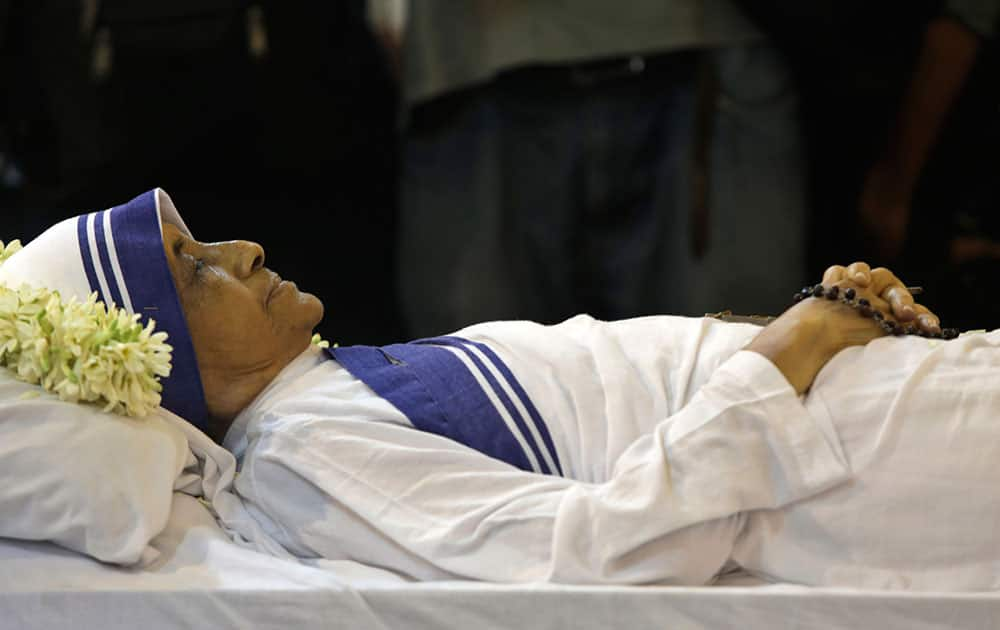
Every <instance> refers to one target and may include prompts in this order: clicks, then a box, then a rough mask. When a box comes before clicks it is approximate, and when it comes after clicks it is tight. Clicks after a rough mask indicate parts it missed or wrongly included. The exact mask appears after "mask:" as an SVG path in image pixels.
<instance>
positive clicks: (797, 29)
mask: <svg viewBox="0 0 1000 630" xmlns="http://www.w3.org/2000/svg"><path fill="white" fill-rule="evenodd" d="M743 4H744V5H745V6H744V8H745V9H746V11H747V12H748V14H750V16H751V17H752V18H753V19H755V20H757V22H758V23H759V25H760V26H761V28H762V29H763V30H765V31H766V32H767V33H768V34H769V35H771V37H772V38H773V39H774V41H775V43H776V44H777V45H778V47H779V49H781V50H782V51H784V52H785V53H786V54H787V57H788V59H789V61H790V63H791V64H792V67H793V71H794V73H795V76H796V77H797V83H798V86H799V89H800V91H801V96H802V104H803V110H802V114H803V134H804V137H805V139H806V142H807V147H808V149H809V169H810V182H809V185H810V204H811V206H810V212H811V217H812V226H811V228H810V231H809V234H808V235H806V238H807V239H808V243H809V251H810V256H809V261H808V266H809V269H808V271H809V275H810V277H816V278H817V280H818V279H819V276H820V275H821V273H822V270H823V268H824V267H825V266H826V265H827V264H829V263H831V262H849V261H851V260H855V259H859V258H864V256H865V254H866V252H865V250H864V247H863V245H862V244H861V241H860V239H859V238H858V237H857V226H856V225H855V224H854V223H853V222H852V218H851V217H852V208H854V207H855V206H856V199H857V196H858V193H859V190H860V186H861V181H862V178H863V174H864V172H865V170H866V169H867V168H868V167H869V165H870V163H871V160H873V159H874V157H873V156H874V155H875V153H876V151H877V147H878V143H879V142H880V141H881V140H882V139H884V129H885V127H886V125H887V124H888V123H889V121H891V118H892V116H893V115H894V112H895V108H896V106H897V105H898V102H899V98H900V94H901V91H902V89H903V87H904V85H905V82H906V79H907V77H908V76H909V75H908V73H909V70H910V68H911V67H912V64H913V62H914V58H915V55H916V50H917V48H918V46H919V41H920V34H921V32H922V29H923V27H924V25H925V22H926V19H927V16H929V15H931V14H932V13H933V11H934V10H935V3H920V2H914V3H911V4H909V5H907V6H908V9H907V10H903V11H900V10H899V9H897V8H895V6H894V5H893V6H891V7H889V8H886V9H885V10H884V11H880V10H879V9H878V7H877V6H876V7H874V8H873V7H872V6H871V5H872V3H852V2H837V3H833V2H815V3H789V2H772V1H769V0H760V1H756V2H745V3H743ZM99 5H100V10H99V11H98V13H97V14H96V15H93V16H90V17H89V18H88V17H87V16H85V15H84V14H83V13H82V12H81V3H79V2H76V1H69V0H62V1H52V0H36V1H27V0H0V77H2V81H3V83H4V84H5V85H4V89H3V94H4V97H3V100H2V101H0V107H2V109H0V155H3V156H5V163H4V164H3V165H2V167H0V175H2V177H0V238H3V239H4V240H9V239H12V238H21V239H22V240H23V241H27V240H30V239H31V238H33V237H34V236H36V235H37V234H38V233H40V232H41V231H42V230H43V229H44V228H45V227H47V226H48V225H50V224H51V223H53V222H54V221H56V220H59V219H62V218H65V217H68V216H73V215H75V214H79V213H81V212H85V211H91V210H96V209H100V208H102V207H107V206H110V205H115V204H118V203H122V202H125V201H127V200H129V199H131V198H132V197H133V196H135V195H137V194H139V193H141V192H143V191H145V190H148V189H150V188H153V187H156V186H159V187H162V188H164V189H165V190H166V191H167V192H168V193H169V194H170V195H171V197H172V198H173V199H174V201H175V203H176V204H177V206H178V208H179V209H180V210H181V212H182V214H183V215H184V217H185V219H186V221H187V222H188V225H189V227H190V228H191V229H192V231H193V232H194V233H195V235H196V236H197V237H198V238H199V239H201V240H222V239H229V238H245V239H250V240H255V241H258V242H260V243H262V244H263V245H264V246H265V249H266V250H267V253H268V266H270V267H272V268H274V269H275V270H276V271H278V272H279V273H281V274H282V275H283V276H284V277H286V278H291V279H294V280H295V281H296V282H297V283H298V284H299V286H300V287H301V288H302V289H304V290H307V291H310V292H313V293H315V294H317V295H319V296H320V297H321V298H322V299H323V301H324V303H325V304H326V306H327V316H326V319H325V320H324V322H323V324H322V325H321V328H320V332H321V334H323V336H324V337H325V338H327V339H330V340H331V341H338V342H340V343H387V342H391V341H396V340H399V339H400V338H401V337H403V336H405V335H406V334H407V332H406V330H405V326H404V325H403V324H402V322H401V320H400V317H399V314H398V304H397V303H396V290H395V287H394V277H393V276H394V274H393V266H394V264H395V260H394V252H395V251H396V242H395V225H396V221H397V207H398V206H397V195H398V184H397V182H398V176H399V170H400V169H399V165H398V155H399V147H400V143H401V134H400V131H399V127H400V125H399V120H400V113H399V105H398V92H397V87H396V84H395V82H394V80H393V74H392V72H391V67H390V64H389V60H388V58H387V56H386V54H385V53H384V52H383V50H382V48H381V47H380V45H379V43H378V40H377V38H376V37H375V36H374V34H373V33H372V31H371V29H370V28H369V26H368V23H367V21H366V14H365V5H364V2H363V1H361V0H353V1H352V0H339V1H334V2H315V3H302V2H294V1H291V2H277V1H273V2H254V3H252V4H251V3H248V2H244V1H238V0H200V1H192V0H174V1H173V2H159V1H152V0H150V1H147V2H141V3H136V2H128V1H125V0H114V1H105V2H101V3H99ZM799 5H801V9H800V13H796V12H795V7H796V6H799ZM248 11H251V12H254V11H255V12H256V13H254V14H253V15H255V16H256V17H253V16H252V15H251V13H248ZM253 19H257V20H259V21H261V22H262V23H263V25H264V26H265V30H266V37H267V45H266V50H264V51H261V50H257V51H256V53H255V52H254V50H253V46H250V45H248V32H249V31H248V20H253ZM250 30H252V29H250ZM109 51H110V55H111V56H110V64H108V63H104V64H103V65H102V59H105V57H102V55H104V54H105V53H108V52H109ZM998 76H1000V75H998V72H997V54H996V46H995V45H994V44H992V43H990V44H988V45H985V46H984V49H983V51H982V53H981V54H980V56H979V61H978V62H977V66H976V68H975V70H974V71H973V75H972V77H970V79H969V81H968V84H967V86H966V89H965V90H964V92H963V94H962V96H961V98H960V100H959V103H958V104H957V105H956V107H955V110H954V112H953V114H952V116H951V117H950V118H949V121H948V123H947V124H946V128H945V132H944V135H943V137H942V138H941V140H940V141H939V142H938V145H937V146H936V148H935V150H934V153H933V154H932V156H931V159H930V163H929V164H928V167H927V169H926V172H925V175H924V176H923V178H922V180H921V183H920V187H919V194H918V201H917V203H916V205H915V207H914V213H915V218H914V222H913V229H912V230H911V236H910V238H909V240H908V242H907V245H906V249H905V252H904V255H903V257H902V259H901V260H899V261H898V264H897V265H896V268H898V269H899V271H900V275H901V276H902V277H904V278H906V279H907V280H910V279H913V281H914V282H917V283H920V284H922V285H924V286H925V287H926V288H927V293H926V294H925V296H924V297H923V301H924V302H925V303H927V304H929V305H930V306H932V307H933V308H934V309H935V310H937V311H938V312H939V313H940V314H941V315H942V319H943V320H944V324H945V325H952V326H959V327H961V328H965V329H970V328H995V327H997V326H998V325H1000V306H998V304H1000V300H998V298H997V293H998V288H1000V287H998V282H997V279H998V278H1000V274H998V270H1000V269H998V263H997V261H996V260H995V259H993V260H981V261H976V262H974V263H965V264H962V265H954V264H951V263H950V262H949V261H948V258H947V255H946V249H947V243H948V238H950V236H952V235H954V234H956V233H974V234H982V235H986V236H989V237H992V238H1000V225H998V213H997V209H998V205H1000V202H998V185H997V180H998V177H997V176H998V174H1000V169H998V168H997V164H998V160H997V151H998V149H997V147H998V146H1000V145H998V141H1000V98H998V84H1000V81H998ZM795 289H797V287H790V288H789V293H790V294H791V293H792V292H794V290H795ZM427 299H433V296H427Z"/></svg>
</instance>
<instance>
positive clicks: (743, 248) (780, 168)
mask: <svg viewBox="0 0 1000 630" xmlns="http://www.w3.org/2000/svg"><path fill="white" fill-rule="evenodd" d="M708 54H711V55H712V59H713V61H714V64H715V66H716V68H717V77H718V92H717V95H716V103H715V115H714V123H713V125H712V131H711V136H710V145H709V147H708V154H707V156H708V160H709V170H708V182H707V183H708V194H707V207H708V221H709V223H708V226H709V229H708V232H707V242H706V248H705V250H704V254H703V255H702V256H700V257H699V256H696V255H694V253H693V247H692V229H693V228H692V225H691V212H690V208H691V204H692V203H693V200H692V199H691V194H692V187H691V185H690V184H689V185H687V186H685V185H680V186H678V187H677V189H676V190H670V189H662V190H660V191H659V194H660V195H661V196H663V197H664V198H665V201H661V203H662V204H663V205H664V206H666V205H668V204H677V205H678V208H679V210H678V211H677V214H676V217H677V222H676V223H675V224H674V225H673V229H672V230H671V231H670V235H669V239H668V246H667V247H666V248H665V250H664V262H663V268H664V269H666V270H669V273H671V274H673V275H672V276H667V277H669V278H670V281H669V286H668V288H667V290H668V291H669V293H668V294H665V295H664V299H663V302H662V306H663V308H665V309H670V310H667V311H665V312H671V313H677V314H684V315H702V314H704V313H707V312H716V311H721V310H724V309H732V310H733V312H735V313H740V314H775V315H776V314H778V313H779V312H781V311H782V310H784V308H785V307H786V306H787V305H788V302H789V300H790V298H791V294H792V293H794V292H795V290H796V288H800V287H801V285H802V283H803V282H804V281H805V279H804V277H803V276H804V255H805V215H806V201H805V189H804V182H803V178H804V163H803V153H802V143H801V138H800V129H799V127H798V122H797V100H798V99H797V95H796V93H795V91H794V87H793V85H792V83H791V81H790V78H789V77H788V75H787V73H786V72H785V69H784V67H783V64H782V63H781V60H780V58H779V57H778V55H777V54H776V53H775V52H774V51H773V50H772V49H771V48H770V47H769V46H768V45H766V44H750V45H746V46H739V47H731V48H723V49H718V50H716V51H712V52H710V53H708ZM694 149H695V147H692V148H691V149H690V150H691V151H693V150H694ZM685 167H686V168H685ZM681 168H682V170H681V175H679V176H678V181H681V182H690V179H689V178H690V176H691V173H692V171H691V170H690V163H685V164H684V165H683V166H682V167H681ZM678 199H679V201H678Z"/></svg>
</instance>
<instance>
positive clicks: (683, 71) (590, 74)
mask: <svg viewBox="0 0 1000 630" xmlns="http://www.w3.org/2000/svg"><path fill="white" fill-rule="evenodd" d="M697 55H698V53H697V52H695V51H689V50H685V51H675V52H668V53H659V54H655V55H628V56H623V57H612V58H606V59H596V60H592V61H582V62H579V63H562V64H557V65H531V66H524V67H520V68H517V69H513V70H509V71H507V72H504V73H503V75H502V76H503V78H504V79H507V80H513V81H521V80H524V81H537V82H540V83H546V84H549V85H552V84H562V85H564V86H565V85H569V86H573V87H580V88H587V87H592V86H595V85H600V84H603V83H609V82H612V81H624V80H635V79H641V78H646V77H654V76H656V77H659V76H661V75H662V74H664V73H670V74H674V75H676V76H677V77H678V78H682V77H683V78H693V77H694V76H695V75H696V73H697V67H698V63H697Z"/></svg>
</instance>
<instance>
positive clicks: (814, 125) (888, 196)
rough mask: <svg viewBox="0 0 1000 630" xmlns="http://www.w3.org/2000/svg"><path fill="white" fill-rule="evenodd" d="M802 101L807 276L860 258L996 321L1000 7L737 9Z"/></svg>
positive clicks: (974, 322)
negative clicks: (775, 55)
mask: <svg viewBox="0 0 1000 630" xmlns="http://www.w3.org/2000/svg"><path fill="white" fill-rule="evenodd" d="M740 5H741V7H742V8H743V9H744V10H745V11H746V13H747V15H748V16H749V17H750V18H751V19H752V20H753V21H754V23H755V24H756V25H757V26H758V27H759V28H761V30H763V31H764V32H765V33H767V35H768V36H769V37H770V39H771V41H772V42H774V43H775V45H776V46H777V47H778V48H779V49H780V50H781V51H782V53H783V54H784V55H785V57H786V59H787V60H788V61H789V66H790V68H791V70H792V73H793V76H794V78H795V85H796V89H797V90H798V91H799V93H800V95H801V97H802V110H801V111H802V120H803V134H804V138H805V142H806V147H807V152H808V157H809V160H808V163H809V207H810V217H811V222H810V231H809V234H810V238H809V258H808V266H809V276H810V277H818V275H819V274H821V273H822V269H823V267H824V266H825V265H827V264H829V261H830V260H855V259H859V258H860V259H865V260H870V261H873V262H876V263H878V264H883V265H887V266H890V267H892V268H893V269H895V270H898V271H899V273H900V274H901V275H902V276H903V277H906V278H912V279H915V280H917V281H919V282H920V283H921V284H923V285H924V286H925V288H926V289H927V292H926V293H925V295H924V296H923V297H922V298H921V299H922V300H923V301H924V302H925V303H927V304H928V305H929V306H930V307H931V308H933V309H934V310H935V311H936V312H938V313H939V314H941V316H942V318H943V320H944V321H946V322H950V324H949V325H955V326H958V327H961V328H965V329H972V328H984V327H996V326H997V325H1000V299H998V297H997V295H996V287H997V278H998V277H1000V223H998V218H1000V185H998V184H1000V182H998V179H997V177H996V174H997V172H998V169H997V165H998V150H1000V149H998V147H1000V67H998V58H997V46H996V37H995V34H996V28H997V19H998V13H1000V2H998V0H916V1H914V2H909V3H906V4H905V5H899V4H893V3H871V2H861V1H860V0H817V1H815V2H808V3H803V2H792V1H790V0H741V1H740Z"/></svg>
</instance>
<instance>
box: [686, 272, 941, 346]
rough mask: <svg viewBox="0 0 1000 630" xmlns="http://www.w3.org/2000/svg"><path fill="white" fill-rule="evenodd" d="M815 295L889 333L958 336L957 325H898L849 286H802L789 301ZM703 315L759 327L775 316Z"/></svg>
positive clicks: (911, 289)
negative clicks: (927, 328) (923, 327)
mask: <svg viewBox="0 0 1000 630" xmlns="http://www.w3.org/2000/svg"><path fill="white" fill-rule="evenodd" d="M906 288H907V290H908V291H909V292H910V293H911V294H913V295H917V294H919V293H921V292H922V291H923V289H922V288H920V287H906ZM809 297H815V298H826V299H828V300H839V301H840V302H841V303H842V304H846V305H847V306H850V307H852V308H854V309H855V310H857V311H858V312H859V313H860V314H861V315H862V316H864V317H870V318H872V319H874V320H875V321H876V322H878V324H879V326H881V327H882V330H884V331H885V332H886V333H888V334H890V335H896V336H902V335H916V336H919V337H927V338H929V339H954V338H955V337H957V336H958V329H956V328H942V329H941V332H938V333H929V332H924V331H923V330H921V329H920V327H918V326H917V325H915V324H912V323H907V324H897V323H896V322H894V321H892V320H889V319H886V317H885V315H884V314H883V313H882V312H880V311H879V310H878V309H876V308H873V307H872V305H871V302H869V301H868V300H867V299H865V298H860V299H858V297H857V292H856V291H855V290H854V289H853V288H851V287H848V288H846V289H844V290H843V291H841V290H840V289H839V288H838V287H830V288H829V289H827V288H825V287H824V286H823V285H822V284H817V285H813V286H811V287H804V288H803V289H802V290H801V291H799V292H798V293H796V294H795V295H794V296H793V297H792V301H793V302H795V303H798V302H801V301H802V300H804V299H806V298H809ZM705 316H706V317H712V318H714V319H721V320H722V321H727V322H739V323H748V324H756V325H758V326H767V325H768V324H770V323H771V322H773V321H774V320H775V319H777V318H776V317H773V316H761V315H734V314H733V312H732V311H721V312H718V313H705Z"/></svg>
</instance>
